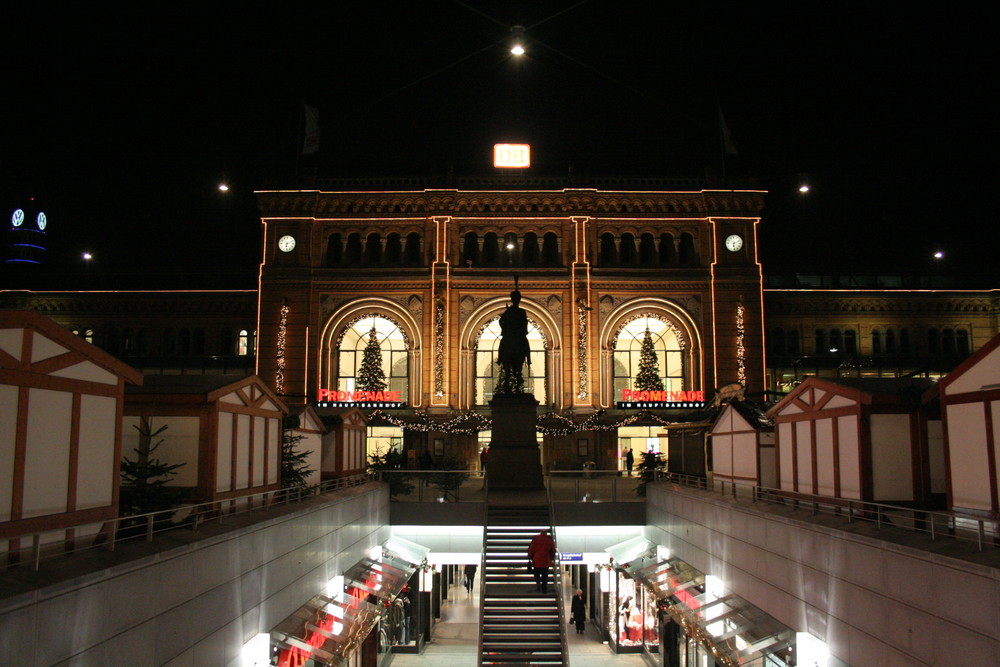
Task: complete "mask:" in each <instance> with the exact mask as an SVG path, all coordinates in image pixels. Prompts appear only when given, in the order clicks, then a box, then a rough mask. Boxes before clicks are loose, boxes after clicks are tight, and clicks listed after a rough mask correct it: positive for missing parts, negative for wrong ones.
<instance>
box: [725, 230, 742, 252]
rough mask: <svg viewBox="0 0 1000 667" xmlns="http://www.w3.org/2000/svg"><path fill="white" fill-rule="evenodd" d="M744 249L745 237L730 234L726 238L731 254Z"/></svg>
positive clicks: (727, 247)
mask: <svg viewBox="0 0 1000 667" xmlns="http://www.w3.org/2000/svg"><path fill="white" fill-rule="evenodd" d="M742 247H743V237H742V236H740V235H739V234H730V235H729V236H727V237H726V249H727V250H729V251H730V252H737V251H739V249H740V248H742Z"/></svg>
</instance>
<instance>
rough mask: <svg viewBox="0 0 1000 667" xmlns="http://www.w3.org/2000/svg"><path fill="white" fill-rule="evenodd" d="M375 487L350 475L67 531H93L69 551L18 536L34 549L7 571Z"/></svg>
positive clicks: (14, 557) (35, 536)
mask: <svg viewBox="0 0 1000 667" xmlns="http://www.w3.org/2000/svg"><path fill="white" fill-rule="evenodd" d="M371 481H373V479H372V477H370V476H369V475H367V474H361V475H352V476H349V477H341V478H338V479H331V480H327V481H325V482H321V483H319V484H316V485H314V486H308V487H290V488H287V489H280V490H277V491H265V492H263V493H255V494H252V495H247V496H239V497H237V498H231V499H226V500H217V501H214V502H208V503H200V504H198V505H184V506H182V507H175V508H173V509H169V510H160V511H158V512H149V513H146V514H135V515H131V516H124V517H118V518H115V519H106V520H103V521H90V522H87V523H81V524H77V525H75V526H67V527H66V528H73V529H75V530H80V529H85V528H87V527H92V528H93V530H92V531H91V532H90V533H89V536H87V537H80V538H79V539H77V540H76V542H79V543H85V544H83V545H82V546H78V545H76V544H73V545H69V544H67V542H65V541H64V540H62V539H59V540H50V541H48V542H44V541H43V539H44V538H45V536H46V535H50V536H51V535H52V533H53V532H55V531H52V530H48V531H44V532H39V533H29V534H25V535H19V536H15V537H17V538H18V539H21V540H30V541H31V546H28V547H24V548H21V549H17V550H8V551H6V555H7V559H6V567H14V566H17V565H23V564H24V563H25V562H30V563H31V568H32V569H33V570H38V569H39V566H40V563H41V561H43V560H48V559H52V558H57V557H60V556H65V555H67V554H71V553H77V552H81V551H87V550H91V549H96V548H106V549H108V550H109V551H114V550H115V549H116V547H117V546H118V545H119V544H121V543H122V542H125V541H127V540H135V539H143V538H145V540H146V541H147V542H152V541H153V536H154V535H156V534H157V533H162V532H165V531H169V530H177V529H179V528H188V529H191V530H198V528H199V527H201V526H202V525H204V524H205V523H207V522H209V521H216V522H219V523H222V522H223V521H225V519H226V518H227V517H229V518H231V517H234V516H237V515H241V514H247V513H250V512H257V511H262V510H268V509H271V508H273V507H278V506H280V505H288V504H292V503H300V502H302V501H303V500H305V499H307V498H310V497H312V496H316V495H321V494H324V493H329V492H331V491H336V490H338V489H344V488H348V487H352V486H359V485H362V484H367V483H369V482H371ZM63 530H64V528H62V527H61V528H59V531H60V532H62V531H63Z"/></svg>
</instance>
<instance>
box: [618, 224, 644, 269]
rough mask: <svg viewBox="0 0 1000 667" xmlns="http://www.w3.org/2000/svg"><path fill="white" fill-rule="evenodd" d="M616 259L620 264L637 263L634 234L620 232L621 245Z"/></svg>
mask: <svg viewBox="0 0 1000 667" xmlns="http://www.w3.org/2000/svg"><path fill="white" fill-rule="evenodd" d="M618 259H619V260H620V261H621V264H622V266H635V265H636V264H638V263H639V256H638V253H637V252H636V250H635V236H633V235H632V234H629V233H628V232H625V233H624V234H622V238H621V247H620V248H619V249H618Z"/></svg>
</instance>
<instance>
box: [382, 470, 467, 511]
mask: <svg viewBox="0 0 1000 667" xmlns="http://www.w3.org/2000/svg"><path fill="white" fill-rule="evenodd" d="M378 477H379V479H380V480H381V481H383V482H385V483H386V484H388V485H389V497H390V498H391V499H392V501H393V502H403V503H459V502H474V503H485V502H486V478H485V477H484V476H482V475H481V474H480V473H479V472H477V471H474V470H380V471H379V472H378Z"/></svg>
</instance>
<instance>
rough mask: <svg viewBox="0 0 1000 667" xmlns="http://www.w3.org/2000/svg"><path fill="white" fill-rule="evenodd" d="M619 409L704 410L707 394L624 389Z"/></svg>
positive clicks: (702, 392) (617, 404) (700, 392)
mask: <svg viewBox="0 0 1000 667" xmlns="http://www.w3.org/2000/svg"><path fill="white" fill-rule="evenodd" d="M615 407H618V408H704V407H705V392H704V391H702V390H698V391H638V390H635V389H622V400H620V401H618V403H616V404H615Z"/></svg>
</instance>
